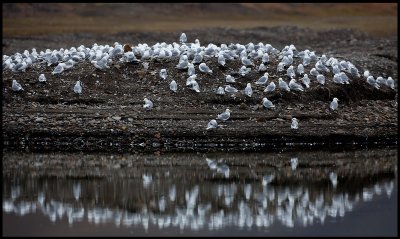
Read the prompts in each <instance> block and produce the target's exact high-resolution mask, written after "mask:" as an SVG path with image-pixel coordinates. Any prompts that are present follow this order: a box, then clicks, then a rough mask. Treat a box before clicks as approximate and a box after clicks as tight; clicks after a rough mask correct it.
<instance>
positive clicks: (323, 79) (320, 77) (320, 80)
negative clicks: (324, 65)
mask: <svg viewBox="0 0 400 239" xmlns="http://www.w3.org/2000/svg"><path fill="white" fill-rule="evenodd" d="M317 81H318V83H320V84H321V85H325V76H324V75H321V74H319V75H317Z"/></svg>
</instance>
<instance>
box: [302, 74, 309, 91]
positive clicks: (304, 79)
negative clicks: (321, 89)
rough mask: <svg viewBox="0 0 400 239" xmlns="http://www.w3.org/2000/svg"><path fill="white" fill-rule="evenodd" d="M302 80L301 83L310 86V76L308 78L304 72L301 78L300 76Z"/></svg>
mask: <svg viewBox="0 0 400 239" xmlns="http://www.w3.org/2000/svg"><path fill="white" fill-rule="evenodd" d="M301 80H302V81H303V84H304V85H305V86H306V87H307V88H310V78H308V75H307V74H304V76H303V78H301Z"/></svg>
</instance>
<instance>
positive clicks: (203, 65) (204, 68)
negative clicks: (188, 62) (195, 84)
mask: <svg viewBox="0 0 400 239" xmlns="http://www.w3.org/2000/svg"><path fill="white" fill-rule="evenodd" d="M199 70H200V71H201V72H203V73H210V74H212V73H213V71H212V70H210V68H209V67H208V66H207V65H206V63H204V62H203V63H201V64H200V65H199Z"/></svg>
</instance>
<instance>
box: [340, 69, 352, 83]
mask: <svg viewBox="0 0 400 239" xmlns="http://www.w3.org/2000/svg"><path fill="white" fill-rule="evenodd" d="M339 76H340V78H341V79H342V81H343V82H344V83H346V84H350V82H349V77H347V75H346V73H344V72H340V73H339Z"/></svg>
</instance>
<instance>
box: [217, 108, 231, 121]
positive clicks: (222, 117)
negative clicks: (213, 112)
mask: <svg viewBox="0 0 400 239" xmlns="http://www.w3.org/2000/svg"><path fill="white" fill-rule="evenodd" d="M230 117H231V111H230V109H229V108H227V109H226V110H225V112H223V113H221V114H219V115H218V116H217V119H218V120H223V121H226V120H228V119H229V118H230Z"/></svg>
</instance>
